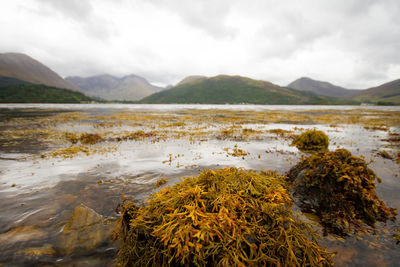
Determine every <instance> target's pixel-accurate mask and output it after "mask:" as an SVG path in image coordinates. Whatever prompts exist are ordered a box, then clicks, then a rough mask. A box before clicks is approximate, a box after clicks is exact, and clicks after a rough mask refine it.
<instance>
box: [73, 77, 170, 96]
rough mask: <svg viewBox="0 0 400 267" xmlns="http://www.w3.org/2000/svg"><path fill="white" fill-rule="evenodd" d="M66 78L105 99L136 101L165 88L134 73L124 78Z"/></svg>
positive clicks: (84, 90) (91, 94) (89, 92)
mask: <svg viewBox="0 0 400 267" xmlns="http://www.w3.org/2000/svg"><path fill="white" fill-rule="evenodd" d="M66 80H67V81H69V82H70V83H72V84H74V85H75V86H77V87H79V88H81V89H82V91H83V92H85V93H86V94H87V95H90V96H93V97H99V98H102V99H105V100H127V101H135V100H139V99H142V98H143V97H146V96H149V95H151V94H153V93H155V92H159V91H161V90H163V89H164V88H161V87H157V86H154V85H152V84H150V83H149V82H148V81H147V80H146V79H144V78H142V77H140V76H137V75H133V74H132V75H128V76H124V77H122V78H118V77H114V76H112V75H108V74H104V75H98V76H92V77H87V78H82V77H67V78H66Z"/></svg>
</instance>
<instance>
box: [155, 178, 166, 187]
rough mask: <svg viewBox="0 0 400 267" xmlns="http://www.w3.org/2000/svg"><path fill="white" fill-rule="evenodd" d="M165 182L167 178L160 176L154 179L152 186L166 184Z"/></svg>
mask: <svg viewBox="0 0 400 267" xmlns="http://www.w3.org/2000/svg"><path fill="white" fill-rule="evenodd" d="M167 182H168V179H167V178H164V177H162V178H160V179H158V180H157V181H156V183H155V184H154V188H157V187H160V186H162V185H164V184H166V183H167Z"/></svg>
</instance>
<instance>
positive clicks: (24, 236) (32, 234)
mask: <svg viewBox="0 0 400 267" xmlns="http://www.w3.org/2000/svg"><path fill="white" fill-rule="evenodd" d="M46 236H47V234H46V233H45V232H44V231H43V230H41V229H39V228H38V227H37V226H20V227H17V228H13V229H11V230H10V231H8V232H5V233H3V234H0V246H4V245H8V244H12V243H17V242H26V241H30V240H34V239H41V238H44V237H46Z"/></svg>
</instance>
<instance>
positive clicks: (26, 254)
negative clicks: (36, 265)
mask: <svg viewBox="0 0 400 267" xmlns="http://www.w3.org/2000/svg"><path fill="white" fill-rule="evenodd" d="M55 255H56V251H55V250H54V248H53V247H52V246H51V245H50V244H45V245H43V246H41V247H32V248H26V249H23V250H20V251H18V252H16V253H15V254H14V261H19V262H24V261H25V262H27V264H29V263H28V262H30V263H32V261H35V260H42V261H43V260H46V259H47V260H50V259H52V258H53V257H54V256H55Z"/></svg>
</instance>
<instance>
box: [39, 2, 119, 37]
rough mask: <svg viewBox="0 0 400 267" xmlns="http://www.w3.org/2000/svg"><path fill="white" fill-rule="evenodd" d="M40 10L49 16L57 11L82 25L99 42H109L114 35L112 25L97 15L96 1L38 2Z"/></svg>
mask: <svg viewBox="0 0 400 267" xmlns="http://www.w3.org/2000/svg"><path fill="white" fill-rule="evenodd" d="M37 1H38V2H39V3H40V4H41V6H40V9H41V10H42V11H44V12H46V14H47V15H48V16H52V15H53V12H54V11H55V12H56V13H58V14H61V15H62V16H63V17H65V18H68V19H71V20H74V21H76V22H77V23H80V24H81V25H82V27H83V29H84V30H85V32H86V33H87V34H88V35H89V36H91V37H93V38H96V39H98V40H103V41H104V40H107V39H108V38H110V37H111V35H112V32H113V31H112V28H111V26H112V25H111V23H110V22H109V21H108V20H107V19H106V18H102V17H99V16H98V15H96V14H95V8H94V4H95V2H94V1H90V0H37Z"/></svg>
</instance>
